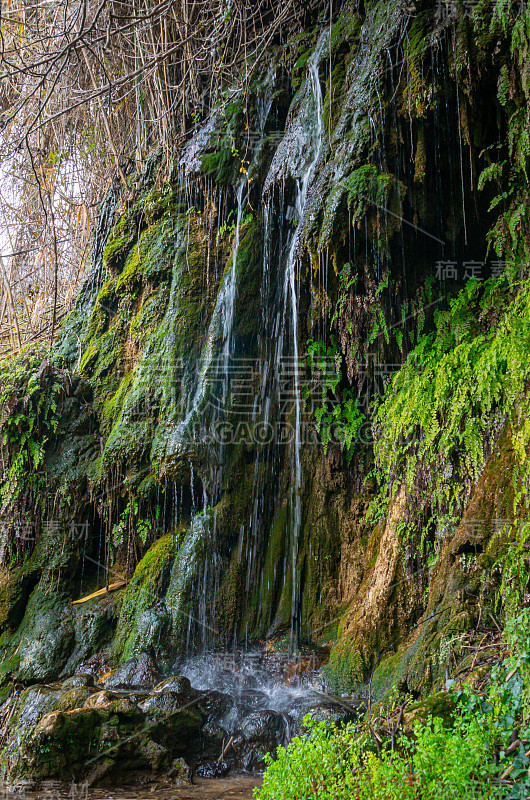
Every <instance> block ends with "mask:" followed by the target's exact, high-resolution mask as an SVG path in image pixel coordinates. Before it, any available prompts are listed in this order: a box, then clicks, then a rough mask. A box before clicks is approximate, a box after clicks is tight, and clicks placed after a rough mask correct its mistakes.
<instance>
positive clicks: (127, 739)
mask: <svg viewBox="0 0 530 800" xmlns="http://www.w3.org/2000/svg"><path fill="white" fill-rule="evenodd" d="M91 683H93V682H92V680H91V678H90V677H89V678H88V679H87V678H86V676H85V677H84V678H80V677H79V676H76V677H75V679H74V678H72V679H67V680H66V681H65V683H64V684H63V685H62V686H57V687H53V688H48V687H31V688H29V689H26V690H25V691H24V692H23V693H22V694H21V695H19V694H17V695H13V696H12V697H11V698H9V700H7V701H6V703H5V704H4V706H3V708H2V711H3V712H4V713H5V717H4V718H8V719H9V724H8V731H7V734H8V736H7V741H8V745H7V746H6V749H5V750H4V756H5V759H6V764H8V765H9V768H8V771H9V774H8V776H7V778H8V780H9V781H17V780H20V779H35V780H46V779H52V778H61V777H63V776H64V775H65V774H69V775H71V776H74V778H75V780H81V781H83V780H87V781H88V782H89V783H90V785H93V784H95V783H98V784H106V785H117V784H120V783H141V782H145V781H152V780H155V779H156V780H158V779H163V780H167V779H168V775H169V779H170V780H171V781H172V783H174V784H178V783H179V782H180V783H183V782H186V781H188V780H189V778H190V775H191V771H190V768H189V766H188V764H192V763H195V762H197V759H198V758H199V756H200V755H202V754H203V755H204V756H205V757H211V758H213V757H215V758H218V757H219V753H220V751H221V749H222V743H221V745H219V744H218V742H217V740H213V739H212V738H211V737H209V736H208V735H207V734H208V731H206V730H205V731H204V732H203V728H204V727H205V725H206V723H207V722H208V720H209V719H210V718H211V717H212V716H214V715H215V714H216V713H218V714H219V713H224V712H225V711H226V708H227V706H228V703H227V700H226V698H225V697H224V696H223V695H222V694H221V693H220V692H218V693H207V692H198V691H195V690H194V689H192V688H191V686H190V683H189V681H188V680H187V679H186V678H181V677H179V676H175V677H173V678H170V679H168V680H167V681H164V682H163V684H157V685H156V686H155V688H154V690H152V692H151V693H148V692H146V691H140V690H139V689H132V690H130V691H126V690H122V689H120V690H118V689H115V690H112V689H108V688H105V689H99V688H96V687H95V686H93V685H90V684H91ZM80 684H81V685H80ZM87 684H88V685H87ZM166 688H167V689H168V690H174V691H165V689H166ZM178 690H180V692H179V691H178ZM168 698H169V701H170V702H169V706H168V703H167V702H166V701H168ZM146 700H151V704H149V703H147V704H146V705H147V706H148V707H147V708H146V710H145V711H144V710H143V709H142V708H141V707H140V705H141V704H143V702H145V701H146ZM168 708H169V710H168ZM10 712H11V713H10Z"/></svg>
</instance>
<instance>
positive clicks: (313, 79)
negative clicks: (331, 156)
mask: <svg viewBox="0 0 530 800" xmlns="http://www.w3.org/2000/svg"><path fill="white" fill-rule="evenodd" d="M327 41H328V32H327V31H324V32H323V33H322V34H321V36H320V38H319V41H318V43H317V46H316V48H315V50H314V52H313V54H312V55H311V58H310V59H309V61H308V73H309V74H308V79H307V80H308V87H307V91H309V92H311V95H312V101H313V105H314V118H313V120H314V124H313V130H312V131H311V157H310V159H309V160H308V161H307V163H306V164H305V167H304V168H303V172H302V174H301V176H300V177H299V178H298V179H297V193H296V215H297V224H296V228H295V230H294V232H293V234H292V237H291V240H290V242H289V246H288V252H287V260H286V265H285V274H284V282H283V298H284V311H285V312H287V311H288V310H290V317H291V319H290V323H291V331H292V350H291V352H292V364H293V373H292V377H293V396H294V405H295V421H294V443H293V450H294V452H293V461H292V470H291V477H292V488H291V498H292V500H291V509H292V518H291V559H292V564H291V570H292V598H291V600H292V623H291V639H292V648H293V649H294V650H296V648H297V639H298V630H297V616H298V613H297V612H298V604H299V595H300V579H299V570H298V554H299V540H300V530H301V526H302V507H301V497H300V492H301V487H302V466H301V449H302V437H301V416H302V404H301V397H300V374H299V347H298V293H297V280H298V276H297V266H298V254H299V245H300V234H301V232H302V228H303V223H304V219H305V214H306V205H307V200H308V190H309V186H310V183H311V180H312V178H313V174H314V170H315V167H316V164H317V162H318V160H319V158H320V154H321V150H322V107H323V99H322V89H321V86H320V78H319V74H318V68H319V63H320V58H321V55H322V52H323V49H324V47H325V46H326V44H327ZM284 317H285V318H287V313H285V314H284ZM285 334H286V327H285V326H283V327H282V328H281V329H280V332H279V337H278V346H277V348H276V377H277V381H279V375H278V370H279V368H280V361H281V359H282V358H283V355H284V340H285Z"/></svg>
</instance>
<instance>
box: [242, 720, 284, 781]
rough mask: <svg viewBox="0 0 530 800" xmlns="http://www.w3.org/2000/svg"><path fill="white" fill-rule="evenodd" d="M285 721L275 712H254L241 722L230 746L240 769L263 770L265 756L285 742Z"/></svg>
mask: <svg viewBox="0 0 530 800" xmlns="http://www.w3.org/2000/svg"><path fill="white" fill-rule="evenodd" d="M287 733H288V730H287V721H286V719H285V717H284V716H283V714H278V713H277V712H275V711H255V712H254V713H252V714H249V716H248V717H245V719H244V720H243V721H242V722H241V724H240V727H239V731H238V733H237V735H236V736H235V737H234V740H233V743H232V746H233V749H234V752H235V753H236V763H237V766H238V767H239V768H240V769H244V770H248V771H249V772H252V771H259V770H263V769H264V767H265V755H266V754H267V753H274V752H275V750H276V748H277V747H278V745H280V744H285V743H286V741H287Z"/></svg>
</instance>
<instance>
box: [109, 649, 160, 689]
mask: <svg viewBox="0 0 530 800" xmlns="http://www.w3.org/2000/svg"><path fill="white" fill-rule="evenodd" d="M161 677H162V676H161V674H160V671H159V669H158V665H157V663H156V661H155V659H154V658H153V657H152V656H150V655H149V654H148V653H140V654H139V655H138V656H134V657H133V658H130V659H129V660H128V661H126V662H125V664H123V665H122V666H121V667H118V669H117V670H115V671H114V672H113V673H112V675H110V676H109V677H108V678H107V680H106V681H105V688H106V689H130V688H133V687H135V688H136V687H138V688H140V687H142V688H145V687H147V688H151V687H152V686H154V685H155V684H156V683H158V681H159V680H160V678H161Z"/></svg>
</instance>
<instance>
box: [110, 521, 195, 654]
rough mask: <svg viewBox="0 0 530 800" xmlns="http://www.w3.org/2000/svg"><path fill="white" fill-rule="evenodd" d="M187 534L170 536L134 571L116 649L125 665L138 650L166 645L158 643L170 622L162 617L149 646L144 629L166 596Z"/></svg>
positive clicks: (154, 548)
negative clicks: (145, 621) (144, 622)
mask: <svg viewBox="0 0 530 800" xmlns="http://www.w3.org/2000/svg"><path fill="white" fill-rule="evenodd" d="M183 533H184V531H183V529H179V531H177V532H176V533H175V534H167V535H166V536H163V537H162V538H161V539H159V540H158V541H157V542H155V543H154V544H153V545H152V547H150V549H149V550H148V551H147V553H146V554H145V556H144V557H143V558H142V559H141V561H139V563H138V565H137V567H136V569H135V571H134V575H133V577H132V579H131V582H130V583H129V585H128V586H127V589H126V592H125V596H124V598H123V602H122V606H121V612H120V617H119V620H118V627H117V630H116V636H115V639H114V642H113V645H112V650H113V653H114V655H115V656H117V657H118V658H119V659H120V660H121V661H127V659H129V658H130V657H131V656H132V655H133V654H134V653H135V652H136V651H137V650H138V649H139V650H142V649H148V648H149V646H150V645H152V646H155V647H160V646H163V645H164V644H165V643H164V642H160V641H157V639H156V637H157V636H158V635H160V634H161V633H162V630H163V626H164V624H165V622H167V619H166V618H164V617H162V618H161V619H160V620H159V622H160V625H159V627H158V628H157V629H156V630H153V631H151V633H152V634H153V638H154V641H151V642H149V641H147V640H146V639H145V633H146V632H145V631H144V630H143V629H142V617H143V616H144V615H145V613H146V612H147V611H149V609H151V608H152V607H153V606H155V605H156V603H157V602H158V600H159V599H160V598H161V597H162V596H163V593H164V590H165V589H166V587H167V583H168V580H169V573H170V570H171V565H172V563H173V561H174V560H175V556H176V554H177V551H178V548H179V544H180V542H181V541H182V536H183ZM157 621H158V620H157Z"/></svg>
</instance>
